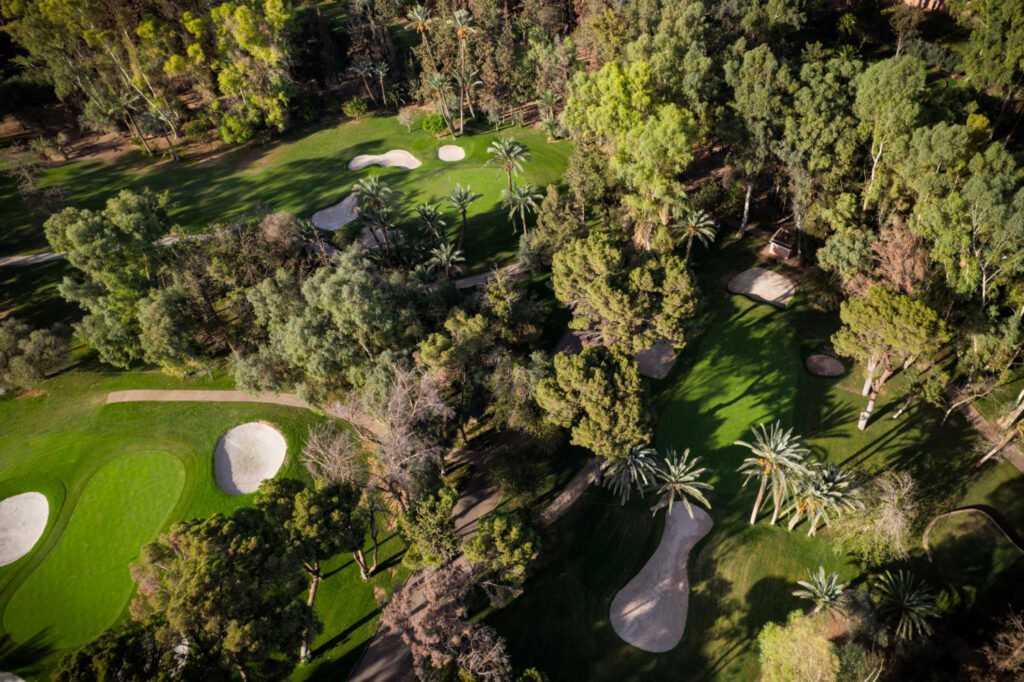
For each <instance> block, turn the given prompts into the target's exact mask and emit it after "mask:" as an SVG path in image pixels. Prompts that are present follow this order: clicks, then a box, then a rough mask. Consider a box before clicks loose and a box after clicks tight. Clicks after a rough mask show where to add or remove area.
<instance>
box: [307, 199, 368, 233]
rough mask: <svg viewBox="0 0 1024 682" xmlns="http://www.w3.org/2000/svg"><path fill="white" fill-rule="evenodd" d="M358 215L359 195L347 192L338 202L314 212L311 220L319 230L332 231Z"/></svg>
mask: <svg viewBox="0 0 1024 682" xmlns="http://www.w3.org/2000/svg"><path fill="white" fill-rule="evenodd" d="M358 216H359V197H357V196H356V195H355V194H349V195H348V196H347V197H345V198H344V199H342V200H341V202H340V203H337V204H335V205H334V206H331V207H329V208H325V209H323V210H321V211H317V212H316V213H314V214H313V217H312V219H311V220H312V221H313V224H314V225H316V226H317V227H319V228H320V229H321V230H329V231H331V232H334V231H335V230H337V229H340V228H341V227H342V226H343V225H348V224H349V223H350V222H352V221H353V220H355V219H356V218H357V217H358Z"/></svg>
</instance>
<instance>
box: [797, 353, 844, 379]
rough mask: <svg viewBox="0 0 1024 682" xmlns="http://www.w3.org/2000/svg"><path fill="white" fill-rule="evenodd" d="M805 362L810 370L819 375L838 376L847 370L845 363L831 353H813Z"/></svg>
mask: <svg viewBox="0 0 1024 682" xmlns="http://www.w3.org/2000/svg"><path fill="white" fill-rule="evenodd" d="M804 364H805V365H806V366H807V371H808V372H810V373H811V374H814V375H816V376H819V377H837V376H839V375H841V374H842V373H843V372H845V371H846V368H845V367H843V363H841V362H839V360H837V359H835V358H834V357H832V356H831V355H812V356H810V357H809V358H807V360H806V361H804Z"/></svg>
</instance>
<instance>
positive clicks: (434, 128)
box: [420, 114, 445, 135]
mask: <svg viewBox="0 0 1024 682" xmlns="http://www.w3.org/2000/svg"><path fill="white" fill-rule="evenodd" d="M420 125H422V126H423V129H424V130H425V131H427V132H428V133H430V134H431V135H440V134H441V133H443V132H444V129H445V125H444V118H442V116H441V114H430V115H429V116H424V117H423V123H421V124H420Z"/></svg>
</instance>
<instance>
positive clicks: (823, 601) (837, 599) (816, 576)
mask: <svg viewBox="0 0 1024 682" xmlns="http://www.w3.org/2000/svg"><path fill="white" fill-rule="evenodd" d="M807 575H808V579H807V580H797V581H796V584H797V585H799V586H800V589H799V590H796V591H794V592H793V596H794V597H801V598H803V599H807V600H810V601H812V602H814V610H813V611H811V613H818V612H819V611H831V610H832V609H835V610H837V611H840V612H842V611H843V590H845V589H846V583H844V582H840V580H839V574H838V573H825V567H824V566H818V572H817V573H815V572H813V571H807Z"/></svg>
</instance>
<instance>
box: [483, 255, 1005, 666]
mask: <svg viewBox="0 0 1024 682" xmlns="http://www.w3.org/2000/svg"><path fill="white" fill-rule="evenodd" d="M749 262H750V261H749V256H748V255H746V254H745V252H744V251H742V250H739V249H738V248H736V247H732V248H727V249H724V250H723V251H722V252H720V253H719V254H717V255H716V256H715V257H714V262H711V263H709V264H708V265H706V266H705V267H704V268H703V269H702V271H701V272H702V274H703V277H702V279H703V280H704V281H705V301H706V302H707V308H708V316H707V321H706V326H705V331H704V334H703V336H702V337H701V338H700V339H699V341H698V342H697V343H695V344H692V345H691V346H690V347H688V348H687V349H685V351H684V353H683V355H682V357H681V358H680V362H679V366H678V367H677V368H676V370H675V371H674V373H673V375H672V376H670V378H669V379H666V380H665V381H664V385H665V387H664V388H663V390H662V391H661V394H660V399H659V401H658V404H657V428H656V432H655V444H656V445H657V447H658V448H659V450H662V451H664V449H666V448H674V449H676V450H682V449H684V448H687V447H689V448H690V449H691V451H692V452H693V454H694V455H699V456H701V457H702V458H703V462H704V464H705V465H707V466H709V467H710V468H711V469H712V471H713V473H712V475H711V477H710V480H711V482H712V483H714V485H715V490H714V494H713V495H712V496H711V502H712V505H713V508H712V512H711V513H712V517H713V518H714V521H715V527H714V529H713V530H712V532H711V533H710V534H709V535H708V536H707V537H706V538H705V539H704V540H703V541H702V542H701V543H699V544H698V545H697V547H696V548H695V549H694V551H693V552H692V553H691V555H690V579H691V590H692V591H691V602H690V608H689V612H688V613H689V615H688V622H687V629H686V633H685V634H684V637H683V641H682V642H681V643H680V645H679V646H677V647H676V648H675V649H673V650H672V651H670V652H667V653H664V654H658V655H654V654H647V653H644V652H642V651H640V650H638V649H635V648H633V647H630V646H629V645H627V644H625V643H624V642H623V641H622V640H621V639H619V638H618V637H617V636H616V635H615V633H614V632H613V631H612V630H611V628H610V625H609V622H608V611H609V607H610V604H611V600H612V598H613V597H614V595H615V593H616V592H617V591H618V590H619V589H621V588H622V587H623V586H624V585H625V584H626V583H627V582H628V581H629V580H630V578H632V576H634V575H635V574H636V572H637V571H639V569H640V568H641V567H642V566H643V564H644V563H645V562H646V561H647V559H648V558H649V557H650V555H651V554H652V553H653V551H654V549H655V547H656V546H657V543H658V542H659V540H660V534H661V529H662V524H663V521H662V518H661V516H660V515H659V516H658V517H656V518H654V519H653V520H652V519H651V517H650V514H649V512H648V511H647V509H646V505H645V504H644V503H643V502H640V501H635V502H631V503H630V504H629V505H627V506H626V507H620V506H619V504H618V500H617V498H615V497H614V496H613V495H612V494H610V493H609V492H607V491H604V490H601V489H591V490H590V491H589V492H588V493H587V494H586V495H585V496H584V498H583V499H582V500H581V501H580V502H579V503H577V505H576V507H575V508H574V509H573V510H571V511H570V513H569V514H567V515H566V517H564V518H563V519H561V520H560V521H559V522H558V523H556V524H555V526H554V527H553V528H551V529H550V530H549V532H548V534H547V537H546V538H545V544H544V551H543V554H542V559H541V564H540V566H539V568H538V570H537V572H536V574H535V576H534V577H533V578H531V579H530V580H529V581H528V582H527V584H526V586H525V593H524V595H523V596H522V597H520V598H519V599H518V600H517V601H516V602H514V603H513V604H511V605H510V606H508V607H506V608H505V609H503V610H501V611H498V612H497V613H495V614H493V615H492V616H491V617H490V621H491V622H492V623H493V624H494V625H495V626H496V627H497V628H498V629H499V631H500V632H501V634H502V635H503V636H505V637H507V638H508V640H509V645H510V648H511V651H512V654H513V659H514V660H515V661H516V664H517V666H522V667H528V666H536V667H538V668H539V669H541V670H543V671H545V672H546V673H548V674H549V675H550V676H551V677H552V679H593V680H645V679H678V678H679V677H680V676H681V675H682V676H683V677H685V679H693V680H722V681H725V680H729V681H732V680H753V679H755V678H756V677H757V675H758V663H757V651H756V637H757V634H758V632H759V631H760V629H761V628H762V627H763V625H764V624H765V623H767V622H769V621H781V620H783V619H784V618H785V616H786V614H787V613H788V612H789V611H791V610H793V609H797V608H801V607H803V606H805V605H803V604H801V603H800V601H799V600H798V599H796V598H795V597H793V596H792V591H793V590H794V589H795V588H796V585H795V581H796V580H798V579H802V578H804V577H805V576H806V572H807V570H808V569H816V568H817V567H818V566H819V565H822V566H825V567H826V569H829V570H835V571H838V572H839V573H840V575H841V576H843V578H844V579H847V580H849V579H852V578H854V577H855V576H856V575H857V574H858V573H860V569H859V568H858V567H857V566H856V565H855V564H854V563H853V562H852V561H850V560H849V559H847V558H846V557H843V556H841V555H838V554H836V553H835V552H834V551H833V548H832V543H831V541H830V538H829V534H828V532H827V531H824V532H819V534H818V536H817V537H815V538H808V537H806V535H805V532H806V530H807V528H806V524H801V525H800V526H798V527H797V529H796V530H795V531H794V532H792V533H790V532H787V531H786V530H785V527H784V526H783V527H775V528H772V527H770V526H768V525H767V520H768V519H767V517H766V515H765V514H762V516H761V520H760V523H759V524H758V525H756V526H750V525H748V517H749V515H750V509H751V505H752V504H753V500H754V496H755V493H756V488H755V486H754V485H753V484H752V485H749V486H746V487H743V479H742V477H741V476H740V475H739V474H738V473H737V472H736V467H737V466H738V464H739V463H740V461H741V460H742V458H743V456H744V454H745V452H746V451H745V450H744V449H742V448H741V447H739V446H735V445H733V442H734V441H735V440H737V439H746V438H749V436H750V432H749V427H750V426H751V425H752V424H755V423H758V422H761V421H764V422H771V421H774V420H776V419H778V420H781V422H782V423H783V425H784V426H786V427H789V426H793V427H794V428H795V429H796V431H797V432H798V433H801V434H803V435H804V436H805V438H806V442H807V443H808V445H809V446H810V447H811V448H812V449H813V450H814V452H815V453H816V454H817V455H818V456H819V457H821V458H822V459H826V460H829V461H833V462H836V463H838V464H842V465H844V466H848V467H854V468H856V469H857V470H858V471H860V472H862V473H864V474H870V473H873V472H877V471H880V470H883V469H902V470H906V471H909V472H910V473H911V474H913V476H914V477H915V479H916V480H917V481H918V483H919V486H920V488H921V494H922V497H923V498H924V505H923V506H924V518H925V519H928V518H931V516H932V515H933V514H935V513H938V512H941V511H946V510H949V509H952V508H954V507H957V506H960V505H961V504H968V503H979V502H980V503H984V504H988V505H991V506H999V507H1001V508H1002V509H1004V510H1005V513H1006V515H1007V516H1008V517H1009V518H1010V519H1011V521H1010V522H1011V523H1014V524H1018V525H1017V526H1016V527H1018V528H1021V529H1024V503H1022V502H1020V501H1018V500H1019V499H1024V486H1022V483H1024V477H1022V476H1021V475H1020V474H1019V472H1016V471H1015V470H1013V469H1012V467H1010V466H1009V465H1007V464H1004V463H993V464H992V465H991V466H989V467H987V468H985V469H983V470H981V471H980V472H979V471H978V470H975V469H974V468H973V466H972V465H973V463H974V462H975V461H976V459H975V457H976V454H975V452H976V451H975V448H976V445H975V437H976V436H975V434H974V432H973V431H972V430H970V429H969V428H968V427H967V426H966V424H965V422H964V421H963V420H962V418H960V416H959V415H953V416H952V417H951V418H950V419H949V420H948V421H947V422H946V423H945V424H942V423H940V422H941V417H942V415H941V413H940V412H939V411H938V410H935V409H933V408H930V407H926V406H919V407H915V408H913V409H911V410H910V411H909V412H908V413H907V414H906V415H904V416H903V417H902V418H901V419H899V420H894V419H892V415H893V413H894V411H895V409H896V408H897V407H898V403H899V398H898V396H897V392H896V389H897V388H898V386H899V382H900V381H901V379H900V378H899V377H897V378H895V379H893V380H892V382H893V383H892V385H891V388H890V390H888V391H886V392H885V393H884V394H883V395H882V396H881V398H880V399H879V401H878V406H877V408H876V413H875V416H874V418H873V419H872V422H871V423H870V425H869V427H868V429H867V430H866V431H864V432H860V431H858V430H857V428H856V422H857V414H858V413H859V411H860V410H861V409H863V405H864V399H863V398H861V397H860V391H859V388H860V382H861V377H860V375H859V373H857V371H856V370H855V371H853V372H851V373H850V374H848V375H846V376H844V377H841V378H840V379H838V380H837V379H821V378H817V377H813V376H811V375H810V374H808V373H807V372H806V371H805V370H804V368H803V360H804V357H805V356H806V355H807V354H809V352H811V351H812V350H814V349H817V348H819V347H820V346H821V345H822V344H823V343H825V342H827V338H828V336H829V334H830V333H831V331H832V330H834V328H835V325H836V320H835V316H834V315H825V314H820V313H816V312H814V311H813V310H812V309H811V308H810V307H809V306H808V305H807V303H806V302H805V301H804V300H802V299H801V298H800V297H799V296H798V298H797V300H795V301H794V303H793V306H792V307H791V309H789V310H786V311H775V310H773V309H771V308H769V307H768V306H763V305H757V304H754V303H751V302H750V301H748V300H746V299H744V298H741V297H736V296H728V295H726V294H724V293H723V292H722V291H721V290H720V289H718V288H717V287H715V286H714V285H713V283H716V282H717V281H718V278H719V277H720V275H721V274H723V273H724V271H725V270H727V269H732V270H741V269H743V268H744V267H746V266H747V264H748V263H749ZM1015 495H1016V498H1017V499H1014V496H1015ZM922 562H926V559H924V557H923V554H921V553H919V554H917V555H915V559H914V563H915V565H917V566H918V570H920V571H922V572H923V573H925V574H926V575H931V573H930V570H931V569H930V568H929V567H928V566H927V565H923V564H922ZM1016 574H1017V573H1015V572H1008V573H1002V574H1001V575H1004V576H1013V575H1016ZM935 583H936V585H940V584H941V582H940V581H939V580H938V579H937V578H936V579H935ZM994 584H995V583H993V582H991V581H988V582H985V583H982V584H979V585H978V586H977V590H978V591H979V592H983V591H987V593H989V594H993V593H995V594H997V593H998V592H997V591H995V592H994V591H993V588H992V585H994ZM977 603H978V604H981V603H982V600H978V601H977ZM972 613H974V612H973V611H972ZM683 671H685V672H683Z"/></svg>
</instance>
